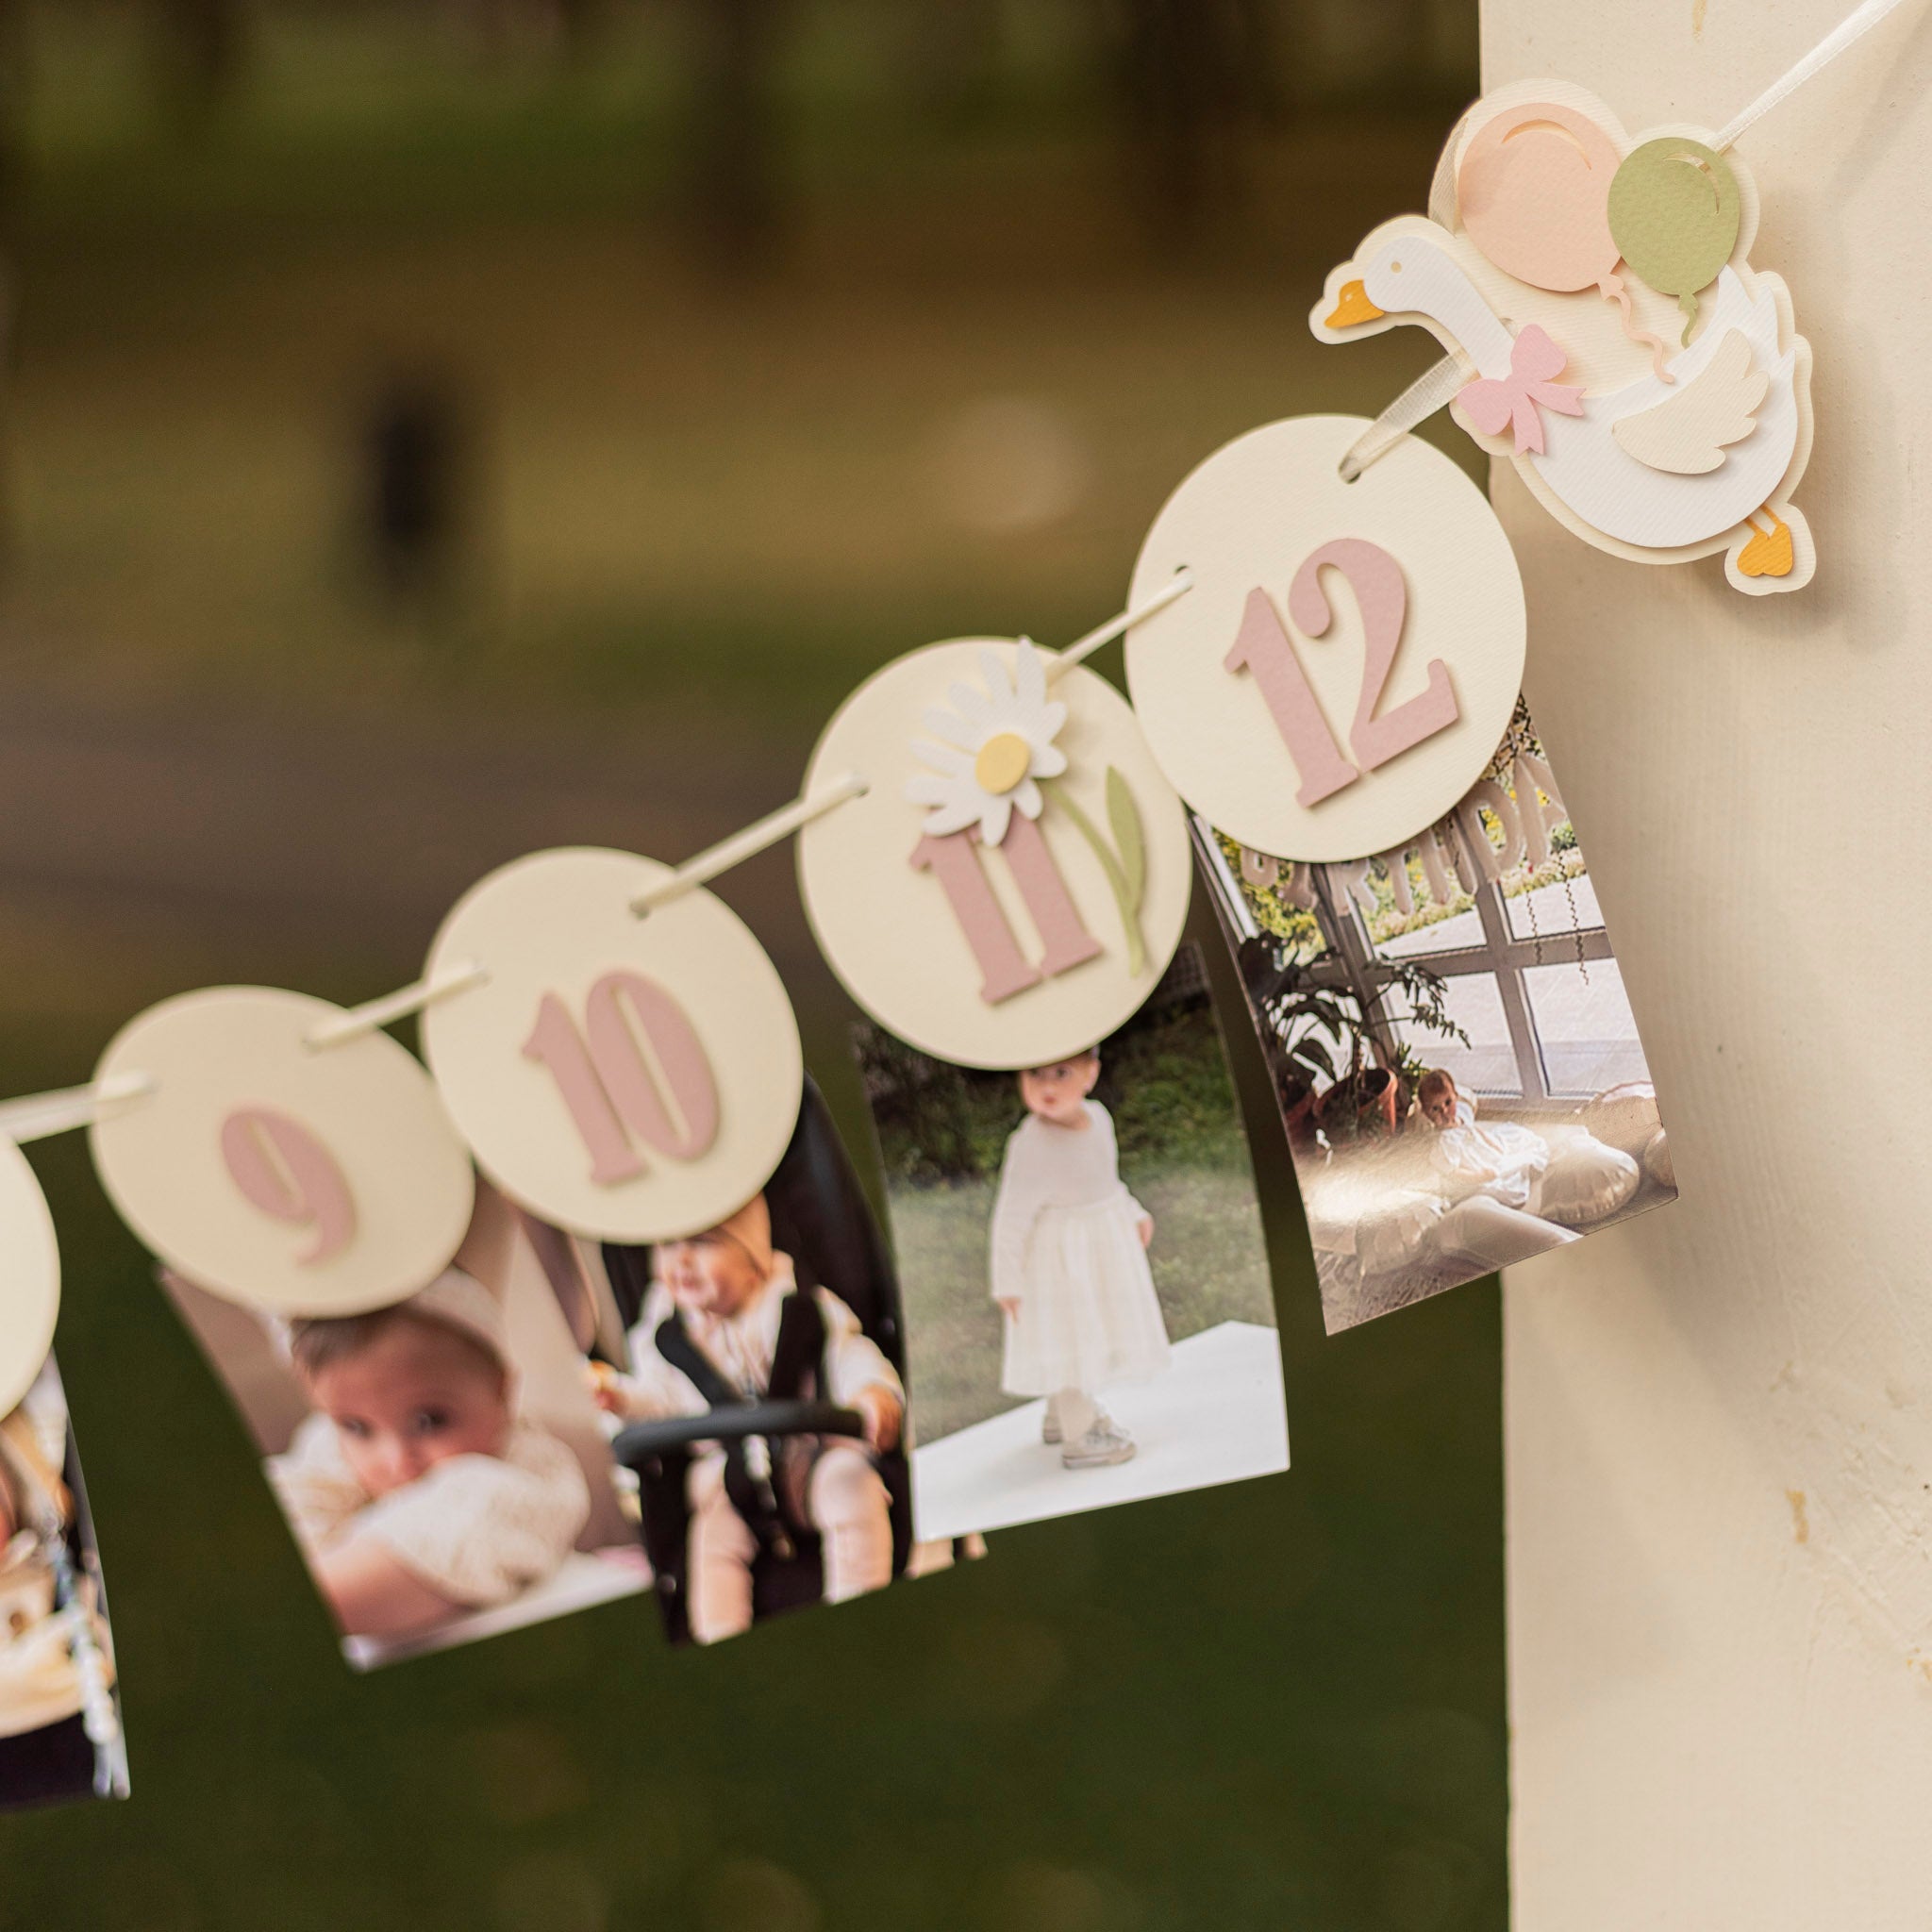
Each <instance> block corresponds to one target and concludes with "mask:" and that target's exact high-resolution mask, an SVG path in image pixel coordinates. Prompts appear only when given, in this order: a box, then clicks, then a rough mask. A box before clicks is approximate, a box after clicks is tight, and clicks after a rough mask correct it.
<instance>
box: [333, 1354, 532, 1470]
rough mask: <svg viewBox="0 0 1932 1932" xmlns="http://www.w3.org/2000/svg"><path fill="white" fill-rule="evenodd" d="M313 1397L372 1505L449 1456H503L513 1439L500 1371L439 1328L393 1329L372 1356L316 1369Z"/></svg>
mask: <svg viewBox="0 0 1932 1932" xmlns="http://www.w3.org/2000/svg"><path fill="white" fill-rule="evenodd" d="M308 1395H309V1399H310V1400H311V1401H312V1402H313V1403H314V1405H315V1406H316V1407H317V1408H319V1409H320V1410H321V1411H322V1412H323V1413H324V1414H325V1416H327V1417H328V1419H329V1420H330V1421H331V1422H332V1423H334V1424H335V1425H336V1438H337V1440H338V1441H340V1442H341V1449H342V1459H343V1460H344V1461H345V1462H347V1463H348V1465H349V1468H350V1471H351V1472H352V1474H354V1475H355V1478H356V1480H357V1481H358V1483H360V1484H361V1485H362V1487H363V1488H364V1489H365V1490H367V1491H368V1492H369V1493H370V1494H371V1495H372V1496H387V1495H388V1494H390V1493H391V1491H394V1490H400V1489H402V1488H404V1487H405V1486H406V1485H407V1484H409V1483H412V1482H415V1481H416V1480H417V1479H418V1478H419V1477H421V1476H423V1475H425V1474H428V1472H429V1471H430V1470H432V1469H434V1468H435V1467H436V1465H437V1464H438V1463H439V1462H447V1461H448V1460H449V1459H450V1457H453V1456H500V1455H502V1453H503V1450H504V1445H505V1442H506V1441H507V1440H508V1435H509V1400H508V1398H509V1390H508V1384H507V1379H506V1377H505V1375H504V1373H503V1370H502V1368H501V1367H500V1366H499V1365H498V1364H496V1363H495V1362H493V1361H491V1358H490V1357H489V1356H488V1355H487V1354H486V1353H485V1352H484V1351H483V1350H482V1349H481V1348H480V1347H479V1346H478V1345H477V1344H476V1343H475V1342H472V1341H467V1340H465V1338H464V1337H462V1336H460V1335H458V1334H456V1333H454V1332H453V1331H452V1330H451V1329H448V1328H446V1327H444V1326H443V1325H442V1324H441V1323H440V1322H419V1321H414V1320H410V1319H408V1318H404V1319H401V1320H398V1321H394V1322H391V1324H389V1325H388V1326H387V1327H385V1328H384V1329H383V1330H382V1331H381V1333H380V1334H378V1335H377V1336H376V1338H375V1341H372V1342H370V1343H369V1345H368V1346H367V1347H366V1348H363V1349H360V1350H358V1352H357V1353H356V1354H355V1355H352V1356H347V1357H343V1358H342V1359H341V1360H340V1361H334V1362H329V1363H327V1364H325V1366H324V1367H323V1368H320V1369H318V1370H317V1371H316V1372H315V1374H313V1375H311V1376H310V1377H309V1378H308Z"/></svg>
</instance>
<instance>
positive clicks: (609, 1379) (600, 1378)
mask: <svg viewBox="0 0 1932 1932" xmlns="http://www.w3.org/2000/svg"><path fill="white" fill-rule="evenodd" d="M584 1379H585V1380H586V1381H587V1382H588V1383H589V1384H590V1385H591V1401H592V1402H594V1403H595V1404H596V1405H597V1407H599V1408H601V1409H602V1410H603V1411H604V1412H605V1414H606V1415H625V1414H627V1413H628V1411H629V1405H628V1404H627V1403H626V1402H625V1396H624V1377H623V1376H622V1375H620V1374H618V1372H617V1371H616V1370H615V1369H613V1368H612V1367H611V1366H610V1365H609V1363H608V1362H586V1363H585V1364H584Z"/></svg>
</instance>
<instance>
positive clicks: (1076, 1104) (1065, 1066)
mask: <svg viewBox="0 0 1932 1932" xmlns="http://www.w3.org/2000/svg"><path fill="white" fill-rule="evenodd" d="M1099 1078H1100V1060H1099V1058H1098V1057H1097V1056H1096V1055H1093V1054H1088V1055H1086V1056H1085V1057H1084V1058H1080V1059H1076V1060H1056V1061H1055V1062H1054V1063H1053V1065H1052V1066H1050V1067H1028V1068H1027V1070H1026V1071H1025V1072H1024V1074H1021V1075H1020V1098H1021V1099H1022V1100H1024V1102H1025V1103H1026V1110H1027V1112H1029V1113H1037V1114H1038V1115H1039V1116H1040V1117H1041V1120H1043V1121H1052V1122H1053V1123H1054V1124H1055V1125H1056V1126H1061V1127H1070V1126H1072V1125H1073V1124H1074V1122H1075V1121H1077V1120H1078V1119H1079V1118H1080V1108H1081V1104H1082V1102H1084V1101H1085V1100H1086V1098H1087V1096H1088V1095H1089V1094H1090V1093H1091V1092H1092V1091H1093V1083H1094V1082H1095V1081H1096V1080H1098V1079H1099Z"/></svg>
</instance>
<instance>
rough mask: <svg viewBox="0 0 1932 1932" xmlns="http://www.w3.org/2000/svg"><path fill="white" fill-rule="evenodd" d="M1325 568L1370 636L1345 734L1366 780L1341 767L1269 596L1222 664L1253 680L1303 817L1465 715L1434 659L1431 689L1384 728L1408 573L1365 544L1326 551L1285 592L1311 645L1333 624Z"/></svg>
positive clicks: (1245, 622) (1341, 544) (1248, 616)
mask: <svg viewBox="0 0 1932 1932" xmlns="http://www.w3.org/2000/svg"><path fill="white" fill-rule="evenodd" d="M1324 563H1325V564H1332V565H1333V566H1334V567H1335V568H1336V569H1337V570H1339V571H1340V572H1341V575H1343V576H1345V577H1346V578H1347V579H1348V582H1349V587H1350V588H1351V589H1352V590H1353V591H1355V596H1356V602H1357V604H1358V605H1360V607H1361V613H1362V628H1363V630H1364V631H1365V632H1366V634H1367V636H1366V641H1365V643H1364V647H1363V651H1362V681H1361V691H1360V695H1359V696H1358V697H1357V700H1356V708H1355V722H1354V724H1352V725H1351V726H1350V727H1349V734H1348V736H1349V743H1350V744H1351V745H1352V746H1353V748H1354V751H1355V755H1356V757H1357V758H1359V759H1360V760H1361V766H1360V769H1359V770H1357V767H1356V766H1354V765H1352V764H1350V763H1349V761H1348V760H1347V759H1346V758H1344V757H1342V755H1341V746H1340V745H1339V744H1337V743H1336V741H1335V735H1334V733H1333V732H1331V731H1330V730H1329V728H1328V721H1327V720H1326V719H1325V718H1324V717H1323V715H1322V708H1321V706H1320V705H1319V704H1318V703H1317V702H1316V700H1315V693H1314V691H1313V690H1312V689H1310V687H1309V684H1308V677H1307V672H1305V671H1304V670H1303V669H1302V663H1301V659H1300V658H1298V657H1296V655H1295V649H1294V644H1293V642H1292V641H1291V639H1290V637H1289V635H1288V632H1287V630H1286V629H1285V628H1283V625H1282V622H1281V619H1280V618H1279V617H1278V616H1277V615H1276V614H1275V609H1274V604H1273V602H1272V601H1271V600H1270V598H1269V596H1268V593H1267V592H1266V591H1261V590H1258V589H1257V590H1253V591H1249V592H1248V602H1247V608H1245V609H1244V610H1243V611H1242V612H1241V630H1240V632H1239V633H1238V634H1237V636H1236V638H1235V641H1234V648H1233V649H1232V650H1231V651H1229V652H1228V654H1227V657H1226V658H1225V660H1224V662H1225V666H1226V668H1227V669H1228V670H1229V671H1241V670H1247V671H1251V672H1253V674H1254V676H1255V682H1256V683H1257V685H1259V686H1260V688H1261V695H1262V697H1264V698H1265V699H1266V700H1267V702H1268V708H1269V710H1270V711H1271V712H1272V713H1273V714H1274V724H1275V728H1276V729H1277V730H1278V731H1279V732H1280V733H1281V737H1282V741H1283V743H1285V744H1286V745H1287V746H1288V752H1289V756H1290V757H1291V758H1293V760H1294V764H1295V770H1296V772H1297V773H1298V774H1300V776H1301V787H1300V789H1299V790H1298V791H1296V792H1295V795H1294V798H1295V803H1296V804H1297V805H1299V806H1303V807H1307V806H1313V805H1319V804H1321V802H1322V801H1323V800H1324V798H1329V797H1332V796H1333V795H1334V794H1335V793H1336V792H1338V791H1341V789H1342V787H1343V786H1345V785H1353V784H1354V783H1355V781H1356V780H1357V778H1358V777H1360V776H1361V774H1362V773H1363V772H1373V771H1374V769H1375V767H1376V766H1377V765H1385V764H1387V763H1388V762H1389V760H1390V759H1391V758H1394V757H1396V756H1397V755H1398V754H1399V753H1401V752H1405V751H1407V750H1409V749H1410V747H1411V746H1414V745H1418V744H1421V743H1422V742H1423V741H1424V739H1428V738H1433V737H1434V736H1435V735H1436V733H1437V732H1439V731H1446V730H1447V729H1448V728H1449V726H1450V725H1452V724H1455V723H1456V721H1457V717H1458V716H1459V715H1460V713H1459V712H1458V711H1457V705H1456V692H1455V691H1454V690H1453V689H1452V688H1451V686H1450V683H1449V671H1448V667H1447V666H1446V665H1445V664H1444V663H1443V662H1442V660H1441V658H1430V659H1429V674H1428V675H1429V682H1428V689H1427V690H1426V691H1422V692H1420V693H1419V694H1418V695H1417V696H1415V697H1412V698H1410V699H1408V700H1407V703H1405V704H1400V705H1397V706H1396V707H1395V708H1394V709H1393V710H1392V711H1391V712H1390V713H1389V715H1388V716H1387V717H1386V718H1378V717H1376V716H1375V707H1376V705H1377V704H1379V703H1380V702H1381V697H1382V691H1383V688H1384V687H1385V686H1386V685H1387V684H1388V682H1389V673H1390V670H1391V667H1392V666H1393V665H1394V662H1395V652H1396V648H1397V646H1398V645H1400V643H1401V641H1402V624H1403V619H1404V617H1405V615H1406V614H1407V609H1408V591H1407V588H1406V587H1405V586H1404V584H1403V581H1402V566H1401V565H1400V564H1398V563H1397V562H1396V561H1395V559H1394V558H1392V557H1391V556H1390V555H1389V553H1388V552H1387V551H1386V550H1384V549H1383V548H1382V546H1381V545H1380V544H1379V543H1371V542H1369V541H1367V540H1366V539H1365V538H1361V537H1340V538H1338V539H1336V541H1334V542H1332V543H1324V544H1323V545H1322V547H1321V548H1320V549H1319V550H1317V551H1315V552H1314V553H1313V554H1312V555H1311V556H1310V557H1308V558H1307V559H1306V560H1305V561H1304V562H1303V564H1302V567H1301V568H1300V569H1299V570H1298V571H1296V572H1295V574H1294V581H1293V583H1292V584H1291V585H1290V586H1289V592H1288V614H1289V615H1290V616H1291V617H1292V618H1293V619H1294V621H1295V623H1296V624H1298V625H1300V626H1301V627H1302V629H1303V630H1305V631H1306V632H1307V634H1308V636H1309V637H1311V638H1319V637H1322V636H1323V635H1324V634H1325V633H1326V631H1327V629H1328V627H1329V625H1331V624H1332V623H1333V622H1334V618H1335V613H1334V611H1333V609H1332V608H1330V606H1329V603H1328V599H1327V598H1326V596H1324V594H1323V591H1322V585H1321V581H1320V573H1321V569H1322V566H1323V565H1324Z"/></svg>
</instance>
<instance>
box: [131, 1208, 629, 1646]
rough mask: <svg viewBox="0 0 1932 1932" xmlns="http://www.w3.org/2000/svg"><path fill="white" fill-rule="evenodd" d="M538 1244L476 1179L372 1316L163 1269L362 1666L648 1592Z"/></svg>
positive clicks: (574, 1345)
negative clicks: (417, 1268)
mask: <svg viewBox="0 0 1932 1932" xmlns="http://www.w3.org/2000/svg"><path fill="white" fill-rule="evenodd" d="M540 1244H541V1235H540V1234H539V1233H537V1232H536V1231H533V1229H532V1228H531V1226H530V1224H528V1223H527V1222H526V1221H525V1217H524V1216H523V1215H522V1213H521V1212H520V1211H519V1210H518V1209H517V1208H514V1207H512V1206H511V1205H510V1204H509V1203H508V1201H506V1200H505V1199H504V1198H503V1196H502V1195H500V1194H499V1193H497V1192H496V1191H494V1190H493V1189H491V1187H490V1186H489V1185H488V1184H487V1183H484V1182H482V1181H480V1180H479V1182H478V1184H477V1191H476V1211H475V1216H474V1217H473V1219H472V1222H471V1225H470V1228H469V1231H468V1233H467V1235H466V1236H465V1238H464V1241H463V1244H462V1247H461V1248H460V1249H459V1250H458V1254H457V1256H456V1258H455V1260H454V1261H453V1262H452V1264H451V1265H450V1266H449V1267H448V1268H446V1269H445V1270H443V1272H442V1273H441V1274H439V1275H437V1276H436V1278H435V1279H434V1280H432V1281H426V1282H425V1283H424V1284H423V1286H422V1287H421V1288H420V1289H419V1290H417V1291H416V1292H415V1293H413V1294H411V1295H409V1296H408V1297H406V1298H405V1299H403V1300H402V1301H399V1302H397V1303H395V1304H393V1305H392V1306H391V1307H385V1308H378V1309H375V1311H373V1312H371V1313H368V1314H360V1315H349V1316H340V1317H329V1318H326V1319H322V1320H284V1319H281V1318H279V1317H274V1316H269V1315H266V1314H261V1313H258V1312H257V1311H255V1310H252V1309H249V1308H245V1307H241V1306H239V1305H238V1304H236V1303H233V1302H230V1301H225V1300H223V1299H221V1298H220V1297H218V1296H215V1295H212V1294H210V1293H208V1291H205V1290H203V1289H201V1288H198V1287H196V1286H195V1285H194V1284H192V1282H189V1281H186V1280H183V1279H182V1278H181V1277H180V1276H178V1275H176V1274H174V1273H172V1271H169V1270H165V1269H164V1270H162V1271H161V1280H162V1284H163V1286H164V1287H165V1288H166V1289H167V1291H168V1292H169V1294H170V1295H171V1296H172V1297H173V1298H174V1300H175V1305H176V1306H177V1307H178V1308H179V1309H180V1311H181V1314H182V1316H183V1318H184V1319H185V1320H186V1321H187V1323H188V1324H189V1326H190V1327H191V1328H192V1331H193V1333H194V1335H195V1337H196V1339H197V1340H198V1341H200V1343H201V1344H202V1347H203V1348H204V1350H205V1351H206V1352H207V1354H208V1357H209V1359H210V1360H211V1362H212V1363H213V1364H214V1367H215V1368H216V1370H217V1371H218V1373H219V1374H221V1376H222V1377H223V1379H224V1380H225V1382H226V1383H227V1385H228V1389H229V1391H230V1392H231V1393H232V1394H233V1396H234V1399H235V1401H236V1404H237V1405H238V1407H240V1409H241V1411H242V1417H243V1419H244V1421H245V1422H246V1423H247V1424H248V1427H249V1430H250V1432H251V1433H252V1434H253V1436H254V1438H255V1441H256V1443H257V1445H258V1448H259V1449H260V1451H261V1455H262V1457H263V1466H264V1468H265V1470H266V1472H267V1474H268V1478H269V1481H270V1483H271V1485H272V1486H273V1488H274V1490H275V1496H276V1499H277V1501H278V1502H279V1503H280V1504H281V1507H282V1509H283V1512H284V1513H285V1514H286V1516H287V1517H288V1520H289V1525H290V1528H291V1530H292V1531H293V1533H294V1535H295V1539H296V1541H297V1542H298V1543H299V1544H300V1545H301V1549H302V1554H303V1556H304V1557H306V1559H307V1560H308V1567H309V1570H310V1573H311V1574H313V1576H314V1579H315V1585H316V1588H317V1590H318V1591H320V1592H321V1594H322V1597H323V1600H324V1602H325V1604H326V1605H327V1607H328V1609H329V1612H330V1614H331V1616H332V1617H333V1618H334V1620H335V1622H336V1624H337V1626H338V1628H339V1629H340V1630H341V1636H342V1653H343V1655H344V1657H346V1658H347V1659H348V1660H349V1662H350V1663H351V1664H353V1665H354V1666H356V1667H357V1668H358V1669H363V1670H366V1669H369V1668H371V1667H373V1666H375V1665H378V1664H384V1663H390V1662H393V1661H395V1660H397V1659H399V1658H403V1657H413V1656H417V1655H420V1654H422V1653H424V1652H426V1651H433V1650H442V1649H446V1648H448V1647H450V1646H452V1645H454V1644H458V1643H467V1642H472V1641H475V1640H477V1639H479V1638H484V1637H492V1636H495V1635H497V1634H499V1633H500V1632H503V1631H506V1630H513V1629H518V1628H521V1627H523V1626H524V1625H525V1624H535V1623H541V1622H543V1621H545V1620H546V1619H548V1618H551V1617H558V1616H564V1615H567V1614H569V1613H570V1612H572V1611H574V1610H579V1609H584V1608H587V1607H590V1606H591V1605H592V1604H598V1603H604V1602H607V1601H608V1600H609V1599H611V1598H613V1597H619V1596H625V1595H631V1594H635V1593H637V1592H639V1591H642V1590H644V1589H646V1588H647V1587H648V1584H649V1574H648V1569H647V1566H646V1564H645V1561H644V1558H643V1555H642V1552H641V1548H640V1546H639V1541H638V1536H637V1532H636V1528H635V1526H634V1524H633V1521H632V1518H631V1515H630V1512H629V1511H627V1510H626V1509H625V1507H624V1503H623V1499H622V1496H621V1494H620V1491H619V1488H618V1486H617V1484H616V1482H615V1480H614V1466H613V1464H612V1461H611V1457H610V1451H609V1445H608V1441H607V1436H606V1431H605V1428H604V1426H603V1420H602V1417H601V1415H600V1413H599V1411H598V1409H597V1407H596V1406H595V1404H594V1403H593V1401H592V1400H591V1393H590V1391H589V1390H588V1389H587V1388H586V1387H585V1385H584V1372H583V1357H582V1354H581V1351H580V1344H579V1342H578V1341H577V1340H576V1338H575V1336H574V1335H573V1333H572V1330H571V1326H570V1324H569V1322H568V1320H567V1311H566V1309H565V1307H562V1306H561V1305H560V1304H559V1302H558V1296H557V1293H556V1291H555V1290H554V1289H553V1286H552V1282H551V1278H550V1275H549V1274H548V1272H547V1271H546V1269H545V1268H544V1266H543V1264H542V1262H541V1259H540V1257H539V1247H540Z"/></svg>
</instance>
